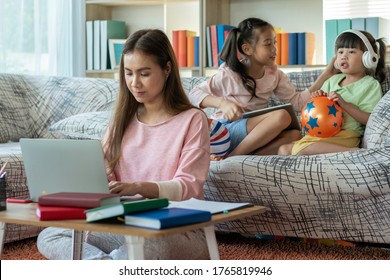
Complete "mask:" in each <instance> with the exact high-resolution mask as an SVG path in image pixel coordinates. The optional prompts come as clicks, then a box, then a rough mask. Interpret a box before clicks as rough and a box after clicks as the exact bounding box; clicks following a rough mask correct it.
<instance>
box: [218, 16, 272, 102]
mask: <svg viewBox="0 0 390 280" xmlns="http://www.w3.org/2000/svg"><path fill="white" fill-rule="evenodd" d="M261 28H272V29H273V26H272V25H271V24H270V23H268V22H266V21H264V20H262V19H259V18H247V19H245V20H243V21H242V22H240V23H239V25H238V27H236V28H234V29H232V30H231V31H230V32H229V35H228V37H227V38H226V41H225V44H224V45H223V48H222V51H221V53H220V55H219V58H220V59H221V60H222V61H224V62H225V63H226V65H227V66H229V67H230V69H232V70H233V71H234V72H236V73H238V74H239V75H240V76H241V80H242V82H243V83H244V86H245V88H246V89H247V90H248V91H249V92H250V93H251V95H252V98H253V97H256V93H255V90H256V81H255V79H253V78H252V77H251V76H249V75H248V74H247V73H246V71H245V66H244V65H243V64H242V63H241V62H240V61H239V59H238V57H237V51H238V52H239V53H240V54H242V55H243V56H245V53H244V51H243V50H242V45H243V44H244V43H248V44H250V45H251V46H253V47H254V46H255V45H256V43H257V41H258V40H259V36H258V34H259V33H258V32H255V31H256V29H261Z"/></svg>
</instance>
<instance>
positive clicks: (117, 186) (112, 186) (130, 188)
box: [108, 181, 140, 196]
mask: <svg viewBox="0 0 390 280" xmlns="http://www.w3.org/2000/svg"><path fill="white" fill-rule="evenodd" d="M108 189H109V191H110V193H116V194H119V195H121V196H122V195H128V196H133V195H136V194H140V193H139V188H138V186H137V183H123V182H118V181H111V182H109V183H108Z"/></svg>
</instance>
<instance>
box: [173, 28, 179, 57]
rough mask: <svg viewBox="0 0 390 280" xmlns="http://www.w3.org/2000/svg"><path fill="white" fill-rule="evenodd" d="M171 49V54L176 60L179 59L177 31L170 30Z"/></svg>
mask: <svg viewBox="0 0 390 280" xmlns="http://www.w3.org/2000/svg"><path fill="white" fill-rule="evenodd" d="M172 48H173V52H174V53H175V55H176V60H178V59H179V30H172ZM178 63H179V62H178Z"/></svg>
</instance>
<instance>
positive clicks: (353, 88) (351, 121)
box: [278, 30, 386, 155]
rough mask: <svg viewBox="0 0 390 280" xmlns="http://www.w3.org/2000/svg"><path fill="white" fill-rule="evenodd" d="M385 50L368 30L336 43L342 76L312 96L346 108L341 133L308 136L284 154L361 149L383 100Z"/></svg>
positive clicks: (347, 35)
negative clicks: (376, 108) (371, 114)
mask: <svg viewBox="0 0 390 280" xmlns="http://www.w3.org/2000/svg"><path fill="white" fill-rule="evenodd" d="M385 50H386V45H385V43H384V41H383V40H382V39H377V40H375V39H374V38H373V36H372V35H371V34H370V33H368V32H366V31H358V30H347V31H344V32H343V33H341V34H340V35H339V36H338V37H337V38H336V41H335V51H336V60H335V64H334V67H335V68H336V69H339V70H340V71H341V73H339V74H335V75H333V76H332V77H331V78H329V79H328V80H326V81H325V82H324V84H323V86H322V87H321V89H320V90H318V91H315V92H313V93H312V94H311V96H312V97H315V96H320V95H326V96H328V98H329V99H330V100H333V101H336V102H337V103H338V104H339V105H340V106H341V107H342V109H343V115H344V122H343V125H342V128H341V131H340V132H339V133H337V134H336V135H335V136H333V137H329V138H319V137H315V136H310V135H305V136H304V137H303V138H301V139H300V140H298V141H295V142H293V143H291V144H285V145H282V146H281V147H280V148H279V150H278V154H280V155H314V154H322V153H334V152H344V151H351V150H355V149H359V145H360V138H361V136H362V134H363V132H364V126H365V125H366V124H367V121H368V118H369V116H370V113H371V112H372V110H373V109H374V107H375V105H376V104H377V103H378V102H379V100H380V99H381V97H382V89H381V85H380V82H382V81H383V80H384V79H385V75H386V68H385V61H384V57H385Z"/></svg>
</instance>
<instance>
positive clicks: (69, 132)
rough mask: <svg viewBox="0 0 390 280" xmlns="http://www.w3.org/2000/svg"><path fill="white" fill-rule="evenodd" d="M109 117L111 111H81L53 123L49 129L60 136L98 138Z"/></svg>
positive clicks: (105, 127)
mask: <svg viewBox="0 0 390 280" xmlns="http://www.w3.org/2000/svg"><path fill="white" fill-rule="evenodd" d="M110 117H111V111H101V112H88V113H81V114H78V115H74V116H71V117H69V118H65V119H63V120H60V121H59V122H56V123H54V124H53V125H51V126H50V128H49V131H51V132H52V133H53V134H54V135H57V136H58V137H60V138H70V139H98V140H100V139H102V137H103V136H104V133H105V132H106V129H107V126H108V123H109V120H110Z"/></svg>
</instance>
